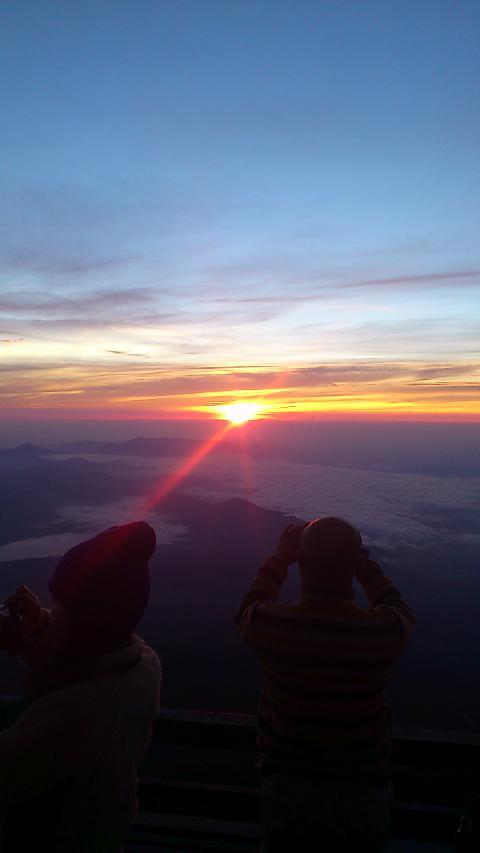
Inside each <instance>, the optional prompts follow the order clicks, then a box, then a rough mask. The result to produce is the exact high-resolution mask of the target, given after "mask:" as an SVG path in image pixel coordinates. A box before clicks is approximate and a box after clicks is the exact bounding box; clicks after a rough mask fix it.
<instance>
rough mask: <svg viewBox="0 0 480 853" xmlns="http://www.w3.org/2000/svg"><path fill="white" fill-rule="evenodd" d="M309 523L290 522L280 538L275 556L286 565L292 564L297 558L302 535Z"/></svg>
mask: <svg viewBox="0 0 480 853" xmlns="http://www.w3.org/2000/svg"><path fill="white" fill-rule="evenodd" d="M306 526H307V524H306V523H305V524H289V525H288V527H286V528H285V530H284V531H283V533H282V535H281V536H280V539H279V540H278V545H277V550H276V551H275V556H276V558H277V560H279V561H280V562H281V563H283V564H284V565H285V566H290V565H291V564H292V563H294V562H295V561H296V559H297V553H298V549H299V546H300V537H301V535H302V533H303V531H304V530H305V528H306Z"/></svg>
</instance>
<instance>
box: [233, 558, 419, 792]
mask: <svg viewBox="0 0 480 853" xmlns="http://www.w3.org/2000/svg"><path fill="white" fill-rule="evenodd" d="M286 576H287V568H286V567H285V566H283V565H282V564H281V563H280V562H279V560H278V559H277V558H276V557H268V558H267V559H266V560H265V562H264V564H263V565H262V567H261V568H260V571H259V572H258V575H257V577H256V579H255V581H254V583H253V585H252V587H251V589H250V591H249V592H248V593H247V595H246V596H245V598H244V600H243V601H242V603H241V605H240V609H239V611H238V613H237V615H236V619H235V624H236V626H237V628H238V629H239V630H240V632H241V634H242V636H243V637H244V639H245V640H246V642H247V643H248V644H249V645H250V646H251V647H252V648H253V649H254V650H255V652H256V653H257V656H258V658H259V660H260V663H261V666H262V670H263V691H262V695H261V698H260V703H259V708H258V739H259V746H260V749H261V750H262V752H263V753H264V755H265V765H264V766H265V768H267V767H268V766H270V767H271V768H275V767H279V768H280V767H281V768H282V769H288V768H290V769H292V770H293V771H295V770H297V771H301V772H303V773H305V772H313V773H314V774H318V775H323V776H339V775H342V776H344V775H348V776H361V777H364V776H368V777H382V778H384V777H386V775H387V773H388V759H389V753H390V736H389V728H390V726H389V715H388V709H387V707H386V705H385V700H384V688H385V685H386V683H387V681H388V678H389V675H390V671H391V668H392V666H393V664H394V662H395V660H396V659H397V657H398V655H399V654H400V652H401V651H402V649H403V648H404V646H405V644H406V642H407V640H408V638H409V636H410V634H411V632H412V630H413V627H414V622H415V619H414V616H413V614H412V612H411V610H410V608H409V607H408V605H407V604H406V603H405V602H404V601H403V600H402V597H401V595H400V592H399V591H398V590H397V589H396V588H395V587H394V586H393V584H392V583H391V581H390V580H389V579H388V578H387V577H386V576H385V575H384V573H383V572H382V571H381V569H380V567H379V566H378V564H377V563H375V562H373V561H371V560H366V561H365V563H364V567H363V569H362V572H361V576H360V577H359V580H360V582H361V584H362V586H363V588H364V590H365V593H366V595H367V598H368V602H369V607H368V608H362V607H360V606H359V605H358V604H356V603H355V601H354V600H353V598H354V593H353V591H352V592H351V593H347V594H346V595H345V596H328V597H327V596H325V597H322V598H313V597H307V596H304V597H302V598H301V599H300V601H299V602H298V603H296V604H285V603H282V602H279V601H277V598H278V594H279V590H280V587H281V584H282V583H283V581H284V580H285V579H286Z"/></svg>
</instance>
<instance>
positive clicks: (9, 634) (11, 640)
mask: <svg viewBox="0 0 480 853" xmlns="http://www.w3.org/2000/svg"><path fill="white" fill-rule="evenodd" d="M23 645H24V641H23V632H22V626H21V623H20V619H19V618H18V616H11V615H10V614H8V615H5V614H4V613H0V651H1V652H7V653H8V654H9V655H18V653H19V652H20V651H21V649H23Z"/></svg>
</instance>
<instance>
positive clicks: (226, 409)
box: [220, 403, 263, 424]
mask: <svg viewBox="0 0 480 853" xmlns="http://www.w3.org/2000/svg"><path fill="white" fill-rule="evenodd" d="M262 408H263V407H262V406H261V405H260V404H259V403H230V404H229V405H228V406H222V407H221V409H220V411H221V413H222V416H223V417H224V418H225V420H227V421H230V423H232V424H244V423H246V422H247V421H253V420H255V418H257V417H258V415H259V414H260V412H261V410H262Z"/></svg>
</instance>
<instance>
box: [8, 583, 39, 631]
mask: <svg viewBox="0 0 480 853" xmlns="http://www.w3.org/2000/svg"><path fill="white" fill-rule="evenodd" d="M5 604H6V606H7V607H8V610H9V612H10V613H11V615H12V616H18V617H20V619H21V623H22V631H24V633H25V634H36V633H37V632H38V631H41V630H42V628H43V627H44V626H45V624H46V621H47V619H48V614H47V612H46V611H45V610H44V609H43V607H42V606H41V605H40V599H39V598H38V597H37V596H36V595H35V593H33V592H32V590H31V589H29V588H28V586H20V587H19V588H18V589H17V590H16V592H14V593H12V595H10V596H9V597H8V598H7V599H6V601H5Z"/></svg>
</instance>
